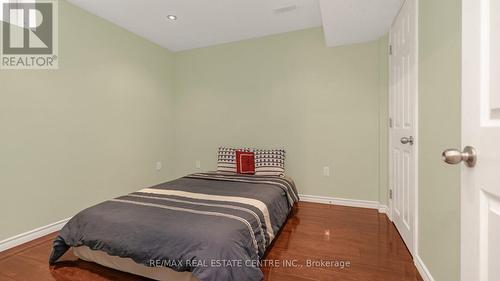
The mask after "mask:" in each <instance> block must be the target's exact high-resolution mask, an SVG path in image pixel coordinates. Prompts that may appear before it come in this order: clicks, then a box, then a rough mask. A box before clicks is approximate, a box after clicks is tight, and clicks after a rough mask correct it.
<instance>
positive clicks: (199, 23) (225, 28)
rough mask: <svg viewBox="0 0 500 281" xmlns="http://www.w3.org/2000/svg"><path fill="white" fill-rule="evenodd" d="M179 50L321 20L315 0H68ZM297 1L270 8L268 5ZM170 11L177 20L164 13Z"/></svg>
mask: <svg viewBox="0 0 500 281" xmlns="http://www.w3.org/2000/svg"><path fill="white" fill-rule="evenodd" d="M69 2H71V3H73V4H75V5H77V6H79V7H81V8H83V9H85V10H87V11H89V12H91V13H93V14H95V15H98V16H100V17H103V18H105V19H107V20H109V21H111V22H113V23H115V24H117V25H119V26H122V27H124V28H126V29H128V30H130V31H132V32H134V33H136V34H139V35H141V36H143V37H145V38H146V39H149V40H151V41H153V42H155V43H157V44H159V45H160V46H163V47H165V48H168V49H169V50H172V51H180V50H186V49H193V48H199V47H205V46H210V45H216V44H221V43H226V42H232V41H239V40H243V39H249V38H256V37H261V36H266V35H271V34H276V33H282V32H287V31H293V30H300V29H305V28H309V27H314V26H320V25H321V14H320V11H319V4H318V0H69ZM293 5H295V6H297V9H295V10H292V11H289V12H283V13H277V14H276V13H275V12H274V9H276V8H281V7H286V6H293ZM169 14H175V15H177V16H178V20H177V21H174V22H172V21H169V20H167V19H166V16H167V15H169Z"/></svg>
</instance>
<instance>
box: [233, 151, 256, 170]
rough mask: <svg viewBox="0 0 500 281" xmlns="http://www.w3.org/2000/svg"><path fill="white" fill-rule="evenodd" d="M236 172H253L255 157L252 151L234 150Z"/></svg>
mask: <svg viewBox="0 0 500 281" xmlns="http://www.w3.org/2000/svg"><path fill="white" fill-rule="evenodd" d="M236 172H237V173H238V174H249V175H253V174H255V157H254V153H253V152H244V151H241V150H236Z"/></svg>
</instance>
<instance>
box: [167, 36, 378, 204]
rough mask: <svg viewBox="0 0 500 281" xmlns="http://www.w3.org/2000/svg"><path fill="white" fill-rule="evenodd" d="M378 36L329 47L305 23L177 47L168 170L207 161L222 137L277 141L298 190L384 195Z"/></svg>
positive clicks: (211, 164) (252, 142)
mask: <svg viewBox="0 0 500 281" xmlns="http://www.w3.org/2000/svg"><path fill="white" fill-rule="evenodd" d="M381 41H382V42H379V41H374V42H370V43H365V44H357V45H350V46H344V47H337V48H327V47H326V45H325V42H324V37H323V32H322V30H321V28H313V29H307V30H303V31H297V32H291V33H285V34H280V35H275V36H270V37H264V38H258V39H251V40H246V41H241V42H236V43H229V44H223V45H218V46H214V47H209V48H202V49H196V50H190V51H184V52H179V53H176V55H175V79H174V81H175V90H174V92H175V97H174V112H175V114H174V116H175V117H174V118H175V126H174V128H175V134H174V136H175V147H176V150H175V153H176V154H175V159H176V170H175V175H176V176H182V175H184V174H186V173H188V172H192V171H195V161H196V160H201V165H202V170H213V169H215V167H216V152H217V147H218V146H220V145H227V146H252V147H254V146H257V147H263V148H266V147H268V148H273V147H284V148H285V149H286V150H287V162H286V165H287V167H286V169H287V173H288V174H289V175H290V176H292V177H293V178H294V179H295V180H296V183H297V185H298V188H299V192H300V193H302V194H308V195H320V196H332V197H339V198H349V199H361V200H372V201H379V197H380V196H382V197H384V198H386V194H387V192H386V191H383V192H380V190H379V183H384V184H385V183H386V182H387V177H386V173H387V170H386V169H385V168H384V169H382V170H381V171H379V165H380V164H381V163H382V164H384V163H387V160H386V154H381V153H380V147H385V146H387V137H386V136H381V133H380V129H379V127H380V122H381V119H384V118H382V117H381V114H382V113H381V112H382V111H383V112H385V113H383V114H386V111H387V108H386V105H387V93H385V94H384V93H381V91H387V73H385V72H386V69H387V62H386V61H387V48H386V47H384V46H383V45H384V44H385V45H387V37H385V39H383V40H381ZM381 50H382V51H381ZM384 51H385V52H384ZM381 69H385V71H383V72H384V73H383V74H382V75H381V74H380V70H381ZM385 119H386V118H385ZM382 121H383V122H384V125H386V121H385V120H382ZM383 133H384V134H386V133H387V132H386V131H384V132H383ZM382 142H384V143H382ZM323 166H330V169H331V176H330V177H324V176H323ZM381 172H382V173H383V175H382V176H380V173H381ZM386 188H387V186H384V189H386Z"/></svg>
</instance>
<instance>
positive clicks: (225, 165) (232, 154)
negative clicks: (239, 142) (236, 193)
mask: <svg viewBox="0 0 500 281" xmlns="http://www.w3.org/2000/svg"><path fill="white" fill-rule="evenodd" d="M236 150H240V151H244V152H251V151H252V150H251V149H249V148H242V149H236V148H230V147H219V153H218V155H217V171H218V172H230V173H236Z"/></svg>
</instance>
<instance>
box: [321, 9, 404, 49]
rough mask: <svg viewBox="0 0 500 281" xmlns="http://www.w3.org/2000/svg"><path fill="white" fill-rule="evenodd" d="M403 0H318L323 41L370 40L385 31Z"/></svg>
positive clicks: (336, 44)
mask: <svg viewBox="0 0 500 281" xmlns="http://www.w3.org/2000/svg"><path fill="white" fill-rule="evenodd" d="M403 1H404V0H320V6H321V13H322V16H323V29H324V33H325V39H326V45H327V46H329V47H334V46H340V45H346V44H354V43H361V42H367V41H372V40H375V39H378V38H380V37H381V36H382V35H384V34H385V33H387V32H388V31H389V29H390V27H391V24H392V22H393V20H394V18H395V17H396V15H397V14H398V12H399V9H400V8H401V6H402V4H403Z"/></svg>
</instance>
